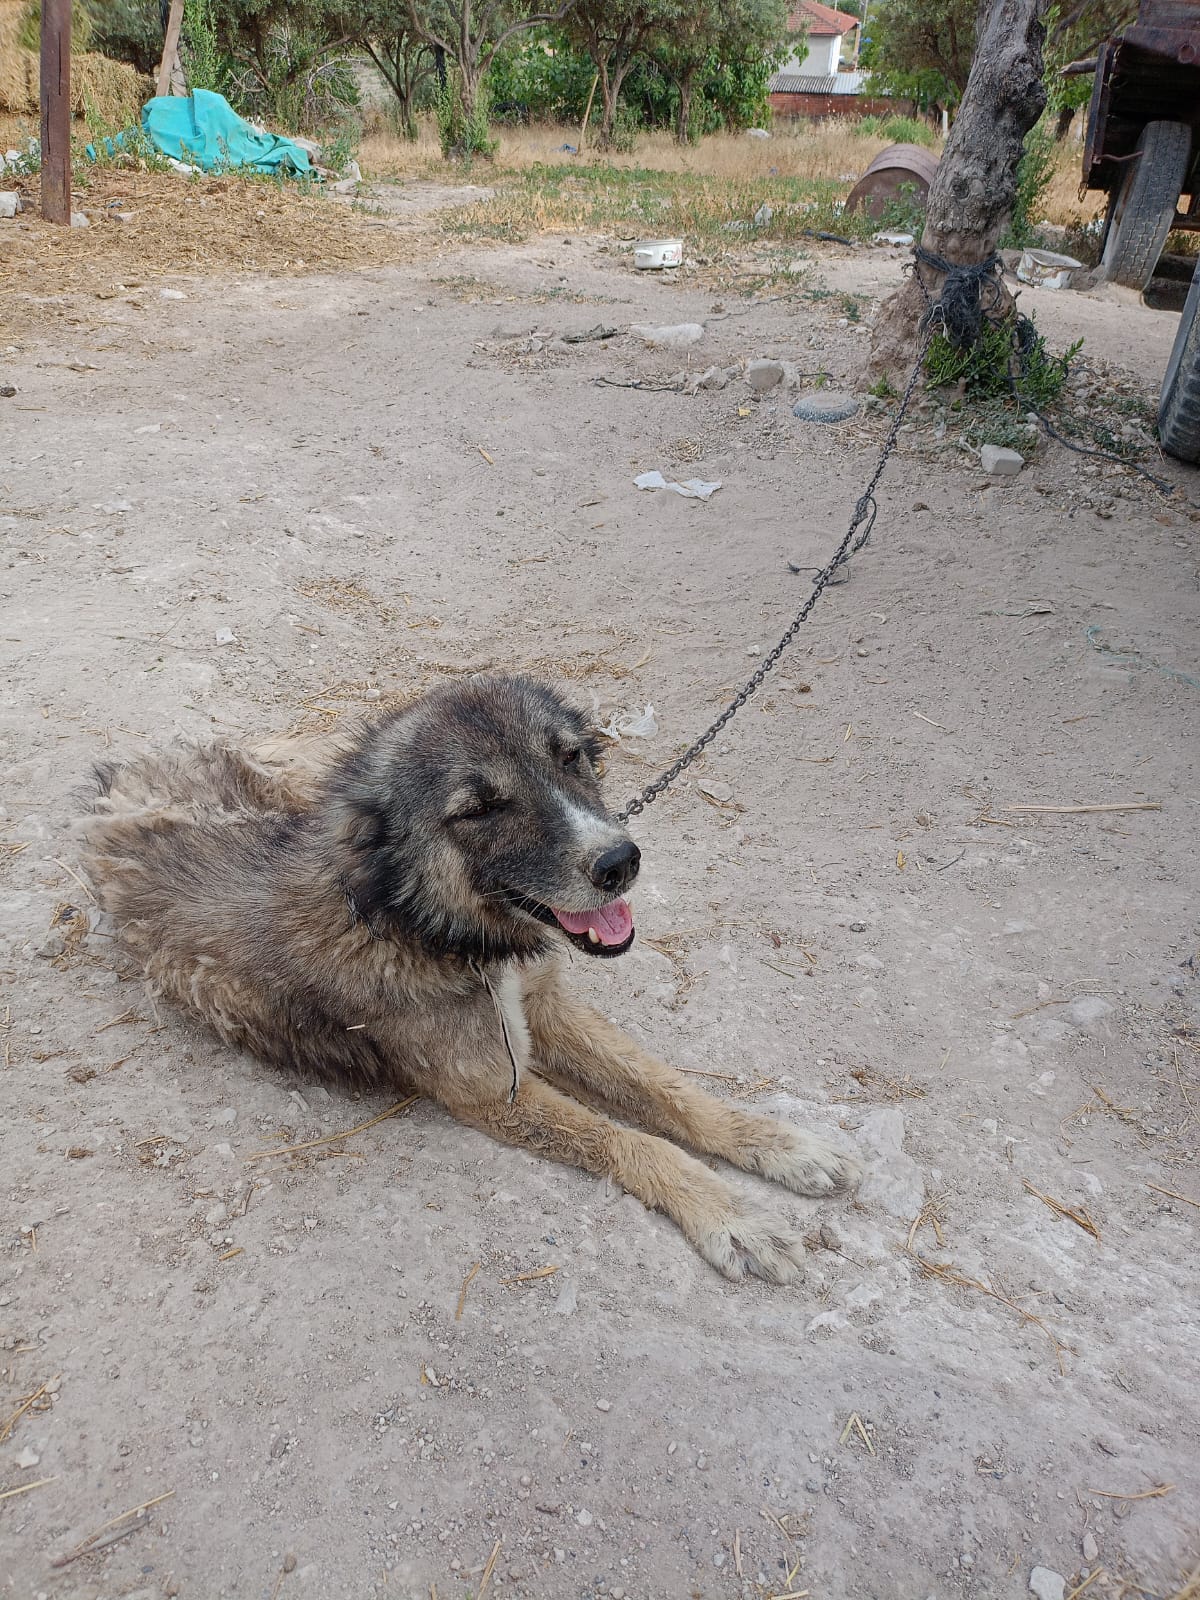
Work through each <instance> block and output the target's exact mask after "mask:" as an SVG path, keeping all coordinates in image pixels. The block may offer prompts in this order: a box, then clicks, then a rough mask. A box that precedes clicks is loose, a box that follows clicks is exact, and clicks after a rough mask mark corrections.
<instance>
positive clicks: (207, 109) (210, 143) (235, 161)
mask: <svg viewBox="0 0 1200 1600" xmlns="http://www.w3.org/2000/svg"><path fill="white" fill-rule="evenodd" d="M142 127H143V129H144V130H145V133H146V137H147V138H148V139H149V140H150V142H151V144H153V145H154V147H155V149H156V150H161V151H162V153H163V155H165V156H173V157H174V158H175V160H176V161H185V162H187V164H188V165H189V166H192V167H201V168H203V170H204V171H205V172H229V171H230V170H232V169H236V168H237V167H253V168H255V169H257V171H259V172H274V173H281V174H305V173H311V172H312V170H313V167H312V162H311V161H310V160H309V159H308V152H307V151H306V150H302V149H301V148H300V146H299V145H298V144H293V143H292V141H291V140H290V139H281V138H279V137H278V136H277V135H276V134H273V133H258V132H256V131H255V129H253V128H252V127H251V126H250V124H249V123H248V122H247V121H246V120H245V118H244V117H239V116H238V114H237V112H236V111H235V110H234V109H233V107H232V106H231V105H230V104H229V102H228V100H226V99H225V97H224V95H219V94H213V93H212V92H211V91H210V90H208V89H193V91H192V93H191V94H190V95H187V96H183V95H158V96H156V97H155V98H154V99H153V100H148V101H147V102H146V104H145V105H144V106H143V107H142Z"/></svg>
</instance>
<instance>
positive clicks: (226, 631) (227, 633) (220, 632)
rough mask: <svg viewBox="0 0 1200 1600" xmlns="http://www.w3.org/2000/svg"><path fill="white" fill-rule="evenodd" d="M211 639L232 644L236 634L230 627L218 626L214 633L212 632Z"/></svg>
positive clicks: (218, 642) (219, 642)
mask: <svg viewBox="0 0 1200 1600" xmlns="http://www.w3.org/2000/svg"><path fill="white" fill-rule="evenodd" d="M213 639H214V641H215V642H216V643H217V644H233V643H234V642H235V641H236V639H237V635H236V634H235V633H234V631H233V629H232V628H218V629H217V631H216V633H214V634H213Z"/></svg>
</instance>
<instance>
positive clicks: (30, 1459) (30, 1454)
mask: <svg viewBox="0 0 1200 1600" xmlns="http://www.w3.org/2000/svg"><path fill="white" fill-rule="evenodd" d="M41 1459H42V1458H41V1456H39V1455H38V1453H37V1451H36V1450H31V1449H30V1448H29V1446H28V1445H26V1446H25V1448H24V1450H22V1451H21V1453H20V1455H18V1456H14V1457H13V1460H14V1461H15V1462H16V1464H17V1466H19V1467H36V1466H37V1464H38V1462H39V1461H40V1460H41Z"/></svg>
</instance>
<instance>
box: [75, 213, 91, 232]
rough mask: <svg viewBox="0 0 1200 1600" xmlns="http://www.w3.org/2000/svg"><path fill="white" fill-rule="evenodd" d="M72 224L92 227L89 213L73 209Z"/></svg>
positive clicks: (77, 226) (80, 226) (78, 226)
mask: <svg viewBox="0 0 1200 1600" xmlns="http://www.w3.org/2000/svg"><path fill="white" fill-rule="evenodd" d="M71 226H72V227H73V228H90V227H91V223H90V222H89V221H88V219H87V215H86V213H85V212H83V211H72V213H71Z"/></svg>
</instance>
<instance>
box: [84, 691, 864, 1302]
mask: <svg viewBox="0 0 1200 1600" xmlns="http://www.w3.org/2000/svg"><path fill="white" fill-rule="evenodd" d="M286 754H287V742H286V741H284V742H283V746H282V749H281V747H280V746H279V745H276V746H275V747H271V748H268V747H265V746H260V747H258V748H256V749H249V750H245V749H239V748H237V747H235V746H233V745H230V744H221V743H216V744H212V745H209V746H204V747H195V748H187V749H182V748H181V749H175V750H173V751H170V752H168V753H165V754H158V755H147V756H144V757H142V758H140V759H138V760H135V761H132V762H130V763H128V764H126V765H105V766H102V767H98V768H97V769H96V772H95V783H94V788H93V789H92V791H91V792H90V803H89V806H88V811H89V815H88V817H87V818H86V820H85V822H84V837H85V864H86V867H87V870H88V873H89V875H90V877H91V880H92V882H93V884H94V886H95V890H96V894H97V897H98V899H99V902H100V905H101V907H102V908H103V909H104V910H105V911H107V912H108V913H110V914H111V916H112V918H113V919H114V922H115V925H116V928H117V936H118V939H119V941H120V943H121V944H122V945H123V947H124V949H125V950H126V951H127V952H128V953H129V954H130V955H131V956H133V957H134V958H136V960H137V961H138V962H139V963H140V965H141V966H142V967H143V968H144V970H145V973H146V975H147V977H148V979H149V981H150V984H151V986H152V988H153V990H154V991H155V992H156V993H158V994H160V995H162V996H164V997H166V998H167V999H169V1000H171V1001H173V1002H175V1003H176V1004H178V1005H179V1006H182V1007H183V1008H184V1009H185V1010H187V1011H189V1012H191V1013H192V1014H193V1015H194V1016H196V1017H199V1018H201V1019H202V1020H203V1021H204V1022H206V1023H208V1024H209V1025H210V1026H211V1027H213V1028H214V1029H215V1030H216V1032H217V1033H218V1034H219V1035H220V1037H221V1038H222V1039H223V1040H224V1041H225V1042H226V1043H228V1044H230V1045H235V1046H238V1047H240V1048H242V1049H245V1050H247V1051H249V1052H251V1053H252V1054H253V1055H255V1056H257V1057H259V1058H260V1059H262V1060H263V1061H266V1062H268V1063H271V1064H273V1065H275V1066H279V1067H285V1068H289V1069H298V1070H300V1071H302V1072H305V1073H309V1074H314V1075H317V1076H320V1077H324V1078H326V1079H331V1080H335V1081H337V1082H340V1083H343V1084H351V1085H355V1086H357V1087H358V1088H360V1089H367V1090H383V1089H387V1090H392V1089H396V1088H399V1087H403V1088H405V1089H409V1090H412V1091H415V1092H419V1093H421V1094H423V1095H426V1096H428V1097H429V1098H430V1099H432V1100H436V1101H437V1102H438V1103H439V1104H440V1105H441V1106H443V1107H444V1108H445V1109H446V1110H447V1111H449V1112H450V1113H451V1114H452V1115H453V1116H455V1117H458V1118H459V1119H461V1120H462V1121H463V1122H466V1123H469V1124H470V1125H471V1126H473V1127H476V1128H480V1129H482V1130H483V1131H484V1132H486V1133H488V1134H490V1135H491V1136H492V1137H493V1138H495V1139H498V1140H501V1141H503V1142H505V1143H508V1144H512V1145H517V1146H520V1147H522V1148H525V1149H528V1150H535V1151H537V1152H538V1153H539V1154H541V1155H544V1156H547V1157H549V1158H551V1159H552V1160H556V1161H560V1162H566V1163H569V1164H571V1165H574V1166H577V1167H581V1168H583V1169H584V1170H585V1171H587V1172H591V1173H595V1174H605V1175H607V1176H609V1177H611V1178H612V1179H613V1180H614V1181H615V1182H616V1183H618V1184H620V1185H621V1186H622V1188H624V1189H625V1190H627V1191H628V1192H629V1193H630V1194H632V1195H636V1196H637V1198H638V1199H639V1200H641V1201H642V1202H643V1204H644V1205H646V1206H648V1207H651V1208H653V1209H656V1210H658V1211H660V1212H662V1213H664V1214H665V1215H666V1216H668V1217H670V1218H671V1219H672V1221H674V1222H675V1223H676V1224H677V1225H678V1227H679V1228H680V1229H681V1231H682V1232H683V1234H684V1236H685V1237H686V1238H687V1239H688V1240H689V1242H690V1243H691V1244H692V1245H693V1246H694V1247H695V1249H696V1250H697V1251H698V1252H699V1253H700V1255H701V1256H703V1258H704V1259H705V1260H706V1261H708V1262H710V1263H711V1265H712V1266H713V1267H715V1268H716V1269H717V1271H718V1272H720V1273H723V1274H724V1275H725V1276H726V1277H727V1278H732V1279H738V1278H742V1277H744V1276H745V1275H746V1274H748V1273H750V1274H754V1275H755V1276H757V1277H760V1278H763V1279H766V1280H767V1281H768V1282H771V1283H782V1284H786V1283H792V1282H794V1281H796V1280H797V1279H798V1277H799V1276H800V1274H801V1271H802V1266H803V1247H802V1245H801V1242H800V1240H799V1238H798V1237H797V1236H796V1234H795V1233H794V1232H792V1231H791V1230H790V1229H789V1228H788V1227H786V1226H785V1225H783V1224H782V1223H781V1222H779V1221H777V1220H775V1219H774V1218H773V1217H772V1216H770V1215H769V1214H763V1213H760V1212H756V1211H754V1210H752V1209H748V1208H747V1207H746V1206H745V1205H744V1203H743V1201H742V1200H741V1199H740V1197H739V1196H738V1195H737V1193H736V1192H735V1191H734V1190H733V1189H731V1188H730V1186H729V1185H728V1184H727V1183H726V1182H725V1181H724V1179H723V1178H721V1177H720V1176H719V1175H718V1173H716V1172H715V1171H713V1170H712V1169H711V1168H710V1167H709V1166H708V1165H707V1164H705V1162H704V1161H702V1160H698V1159H696V1158H697V1156H715V1157H718V1158H719V1159H720V1160H722V1161H725V1162H728V1163H731V1164H732V1165H733V1166H736V1167H740V1168H742V1169H743V1171H746V1172H750V1173H755V1174H757V1175H759V1176H760V1177H763V1178H767V1179H770V1180H772V1181H773V1182H776V1183H780V1184H783V1185H784V1186H785V1187H786V1188H788V1189H791V1190H794V1191H795V1192H796V1193H797V1194H802V1195H825V1194H829V1193H831V1192H832V1191H834V1190H838V1189H842V1188H845V1187H846V1186H848V1185H849V1184H851V1183H852V1182H853V1181H854V1180H855V1179H856V1177H857V1175H858V1170H859V1169H858V1164H857V1162H856V1161H855V1160H854V1159H853V1158H852V1157H851V1156H850V1155H848V1154H844V1153H843V1152H841V1151H840V1150H837V1149H835V1148H834V1147H833V1146H832V1145H830V1144H827V1143H826V1142H825V1141H823V1140H822V1139H819V1138H816V1137H814V1136H813V1135H811V1134H808V1133H803V1132H800V1131H799V1130H794V1129H791V1128H788V1127H785V1126H784V1125H783V1124H781V1123H778V1122H776V1121H774V1120H773V1119H771V1118H768V1117H764V1116H760V1115H757V1114H755V1113H752V1112H749V1111H745V1110H741V1109H739V1108H736V1107H734V1106H730V1105H727V1104H725V1103H724V1102H722V1101H720V1100H717V1099H715V1098H713V1097H712V1096H710V1095H708V1094H705V1093H704V1092H703V1091H702V1090H700V1089H699V1088H697V1087H695V1086H694V1085H693V1084H692V1083H690V1082H689V1081H688V1079H687V1078H685V1077H684V1076H683V1074H682V1073H679V1072H677V1071H675V1070H674V1069H672V1068H671V1067H669V1066H667V1065H665V1064H664V1063H663V1062H661V1061H658V1060H656V1059H655V1058H654V1057H653V1056H651V1055H649V1054H647V1053H646V1052H645V1051H644V1050H642V1049H640V1048H639V1047H638V1046H637V1045H636V1044H635V1043H634V1042H633V1041H632V1040H631V1039H629V1038H627V1037H626V1036H625V1035H624V1034H623V1033H621V1032H620V1031H619V1030H618V1029H617V1028H616V1027H614V1026H612V1025H611V1024H610V1023H609V1022H607V1021H606V1020H605V1019H604V1018H603V1017H601V1016H600V1015H598V1014H597V1013H596V1012H594V1011H592V1010H589V1009H588V1008H586V1007H585V1006H583V1005H581V1004H579V1003H578V1002H577V1001H576V1000H574V999H573V998H572V997H571V995H570V993H569V992H568V990H567V987H566V985H565V982H564V974H563V967H564V963H563V961H562V959H561V957H562V954H563V949H564V947H567V948H568V949H571V950H575V951H578V952H580V953H581V954H583V955H585V956H589V957H596V958H613V957H616V956H619V955H621V954H622V953H623V952H624V951H626V950H628V949H629V947H630V945H631V944H632V943H633V939H634V924H633V914H632V911H631V909H630V906H629V902H628V900H627V899H626V898H625V895H626V892H627V891H628V890H629V889H630V888H631V886H632V885H633V882H634V880H635V879H636V877H637V874H638V867H639V861H640V855H639V851H638V847H637V845H636V844H635V843H634V842H633V840H632V838H631V837H630V835H629V833H628V832H627V830H626V829H625V828H624V827H623V826H622V825H621V824H620V823H618V822H617V821H616V820H615V819H614V818H613V817H612V815H611V814H610V813H609V811H608V810H607V809H606V807H605V805H604V802H603V800H602V798H601V790H600V782H599V770H598V769H599V765H600V749H599V746H598V743H597V740H596V737H595V735H594V733H593V732H592V730H591V729H590V727H589V725H588V723H587V721H586V720H585V719H584V718H583V717H582V716H581V715H580V713H579V712H577V711H575V710H573V709H572V708H571V707H570V706H569V705H568V704H566V703H565V701H564V700H563V699H562V698H560V696H559V695H558V694H557V693H556V692H555V691H553V690H551V689H549V688H547V687H545V686H543V685H541V684H539V683H537V682H534V681H533V680H532V679H529V678H525V677H518V676H512V677H505V676H490V677H487V676H484V677H479V678H474V679H470V680H466V681H459V682H455V683H451V684H446V685H442V686H439V687H437V688H434V689H433V690H432V691H431V692H429V693H428V694H426V695H424V696H423V697H422V698H420V699H417V700H415V701H413V702H411V703H409V704H407V705H404V706H402V707H401V708H400V709H398V710H394V711H389V712H386V713H384V714H383V715H381V716H379V717H378V718H377V719H376V720H375V721H374V722H372V723H369V724H367V725H365V726H364V727H363V729H362V730H361V731H360V732H359V733H358V735H357V736H355V737H353V738H346V739H344V740H342V741H341V742H340V743H339V742H338V741H335V740H331V741H330V743H329V746H328V750H327V752H326V754H325V755H324V756H318V757H317V758H316V759H315V760H314V759H313V758H311V756H310V757H309V758H307V759H293V760H290V761H289V760H288V759H286ZM606 1112H607V1113H610V1114H611V1115H606V1114H605V1113H606ZM614 1116H615V1118H617V1119H619V1120H614ZM681 1146H686V1147H687V1148H686V1150H685V1149H684V1148H681ZM688 1150H690V1151H692V1152H694V1154H688V1153H687V1151H688Z"/></svg>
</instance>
